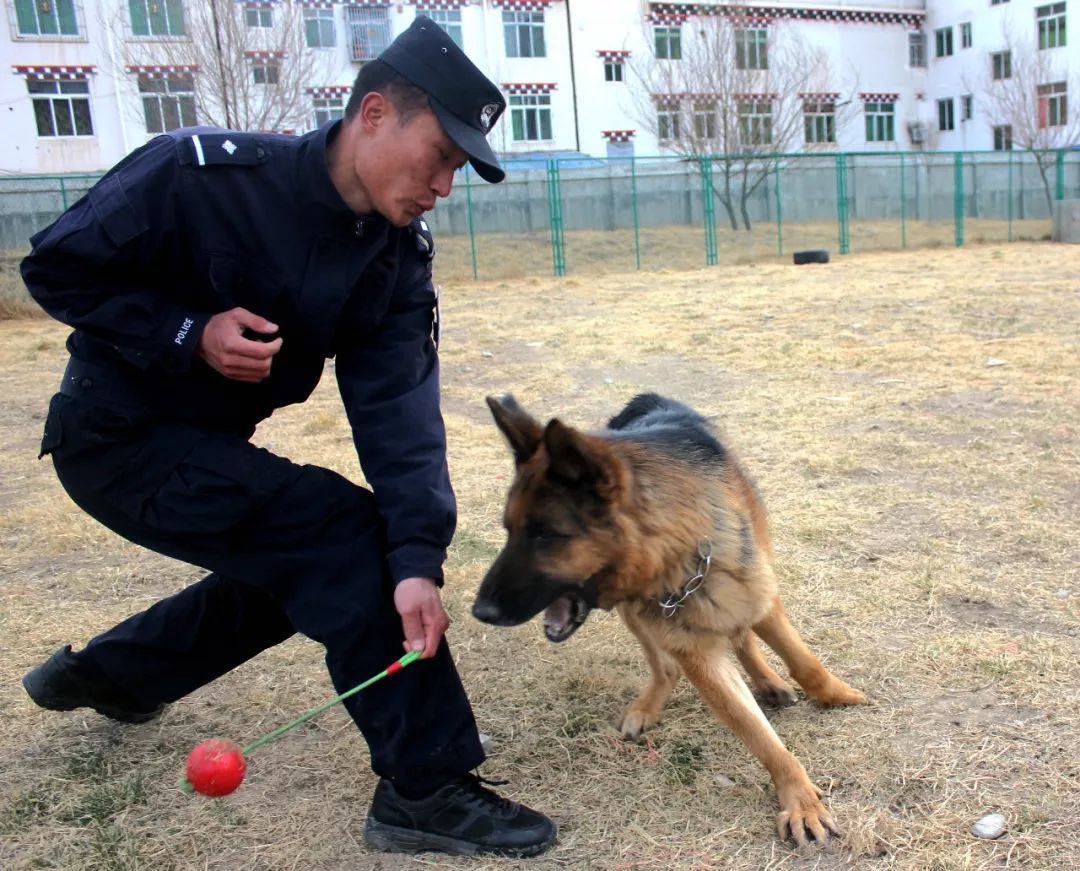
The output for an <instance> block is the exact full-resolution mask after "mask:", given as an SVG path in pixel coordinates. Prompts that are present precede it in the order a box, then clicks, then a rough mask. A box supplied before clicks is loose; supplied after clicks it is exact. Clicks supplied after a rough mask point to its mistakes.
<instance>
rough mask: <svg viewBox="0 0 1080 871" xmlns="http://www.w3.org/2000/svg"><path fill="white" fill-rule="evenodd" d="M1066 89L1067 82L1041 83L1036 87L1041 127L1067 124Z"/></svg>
mask: <svg viewBox="0 0 1080 871" xmlns="http://www.w3.org/2000/svg"><path fill="white" fill-rule="evenodd" d="M1065 91H1066V88H1065V82H1054V83H1053V84H1052V85H1039V86H1038V87H1037V88H1036V89H1035V94H1036V96H1037V97H1038V100H1039V127H1040V128H1046V127H1062V126H1064V125H1065V121H1066V119H1067V118H1068V117H1069V115H1068V104H1067V103H1066V100H1065Z"/></svg>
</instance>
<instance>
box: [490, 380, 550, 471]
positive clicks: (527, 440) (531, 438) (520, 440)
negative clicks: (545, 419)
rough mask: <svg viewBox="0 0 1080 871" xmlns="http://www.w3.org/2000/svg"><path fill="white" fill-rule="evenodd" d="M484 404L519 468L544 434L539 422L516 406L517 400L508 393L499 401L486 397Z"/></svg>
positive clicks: (534, 451)
mask: <svg viewBox="0 0 1080 871" xmlns="http://www.w3.org/2000/svg"><path fill="white" fill-rule="evenodd" d="M486 402H487V404H488V408H490V409H491V416H492V417H494V418H495V425H496V426H497V427H498V428H499V429H500V430H502V434H503V435H504V436H506V440H507V441H508V442H509V443H510V448H511V450H513V452H514V462H515V463H516V464H517V465H519V466H520V465H521V464H522V463H524V462H525V461H526V460H527V459H529V457H531V456H532V455H533V454H535V453H536V449H537V447H539V445H540V439H541V438H543V434H544V430H543V427H541V426H540V421H538V420H537V419H536V418H534V417H533V416H532V415H530V414H529V413H528V412H527V411H526V410H525V409H524V408H522V407H521V406H520V405H518V404H517V400H516V399H514V397H513V396H512V395H511V394H509V393H507V394H506V396H503V397H502V398H501V399H497V398H495V397H494V396H488V397H487V399H486Z"/></svg>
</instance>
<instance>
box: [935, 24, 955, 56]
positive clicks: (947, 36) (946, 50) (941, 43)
mask: <svg viewBox="0 0 1080 871" xmlns="http://www.w3.org/2000/svg"><path fill="white" fill-rule="evenodd" d="M952 56H953V28H952V25H951V24H950V25H949V26H948V27H939V28H937V29H936V30H935V31H934V58H935V59H939V60H940V59H942V58H947V57H952Z"/></svg>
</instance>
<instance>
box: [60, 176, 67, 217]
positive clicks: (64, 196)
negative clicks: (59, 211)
mask: <svg viewBox="0 0 1080 871" xmlns="http://www.w3.org/2000/svg"><path fill="white" fill-rule="evenodd" d="M60 204H61V205H62V206H63V207H64V211H65V212H66V211H67V207H68V201H67V186H66V185H65V184H64V177H63V176H60Z"/></svg>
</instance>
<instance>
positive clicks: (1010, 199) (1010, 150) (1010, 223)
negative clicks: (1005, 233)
mask: <svg viewBox="0 0 1080 871" xmlns="http://www.w3.org/2000/svg"><path fill="white" fill-rule="evenodd" d="M1006 153H1007V154H1008V155H1009V241H1010V242H1011V241H1012V240H1013V232H1012V224H1013V153H1012V149H1011V148H1010V149H1009V150H1008V152H1006Z"/></svg>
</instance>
